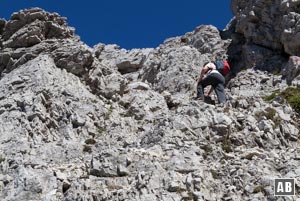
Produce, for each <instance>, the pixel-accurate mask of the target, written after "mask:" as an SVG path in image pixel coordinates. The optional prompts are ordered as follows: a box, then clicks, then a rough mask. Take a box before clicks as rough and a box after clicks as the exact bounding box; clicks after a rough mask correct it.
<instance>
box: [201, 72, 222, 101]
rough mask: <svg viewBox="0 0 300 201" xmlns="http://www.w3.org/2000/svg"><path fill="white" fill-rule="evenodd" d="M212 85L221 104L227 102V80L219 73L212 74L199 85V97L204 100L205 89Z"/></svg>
mask: <svg viewBox="0 0 300 201" xmlns="http://www.w3.org/2000/svg"><path fill="white" fill-rule="evenodd" d="M209 85H211V86H212V87H213V88H214V90H215V92H216V94H217V97H218V101H219V103H224V102H225V101H226V97H225V92H224V85H225V78H224V77H223V75H221V74H219V73H210V74H209V75H208V76H207V77H205V78H204V79H203V80H202V81H200V82H199V83H198V86H197V97H201V98H203V100H204V88H205V87H207V86H209Z"/></svg>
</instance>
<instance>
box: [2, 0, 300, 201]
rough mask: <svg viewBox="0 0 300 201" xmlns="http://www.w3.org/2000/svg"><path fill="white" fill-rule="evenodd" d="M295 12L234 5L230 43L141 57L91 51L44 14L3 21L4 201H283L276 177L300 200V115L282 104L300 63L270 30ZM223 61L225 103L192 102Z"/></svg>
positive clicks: (211, 38)
mask: <svg viewBox="0 0 300 201" xmlns="http://www.w3.org/2000/svg"><path fill="white" fill-rule="evenodd" d="M295 2H296V1H275V3H274V4H272V5H271V4H270V1H236V0H235V1H232V9H233V11H234V13H235V15H236V17H235V19H233V20H231V22H230V23H229V24H228V26H227V28H226V29H225V30H224V31H219V30H217V28H215V27H213V26H211V25H209V26H205V25H201V26H199V27H197V28H196V29H195V30H194V31H192V32H189V33H186V34H185V35H183V36H178V37H174V38H170V39H167V40H166V41H165V42H164V43H163V44H161V45H160V46H159V47H156V48H145V49H132V50H125V49H122V48H120V47H119V46H118V45H106V44H102V43H99V44H98V45H96V46H94V47H93V48H90V47H88V46H87V45H86V44H84V43H83V42H81V41H80V39H79V37H78V36H76V35H75V34H74V29H73V28H70V27H68V26H67V23H66V20H65V18H63V17H60V16H59V15H58V14H55V13H53V14H51V13H48V12H46V11H44V10H42V9H39V8H33V9H26V10H21V11H20V12H17V13H14V14H13V15H12V17H11V19H10V20H9V21H6V20H0V42H1V43H0V44H1V46H0V73H1V79H0V125H1V126H0V197H1V199H2V200H5V201H11V200H45V201H54V200H55V201H56V200H65V201H68V200H84V201H87V200H115V201H118V200H136V201H139V200H141V201H145V200H162V201H168V200H212V201H213V200H236V201H240V200H275V199H276V198H275V197H274V186H273V183H274V180H273V179H274V178H296V191H297V193H299V189H300V183H299V182H300V181H299V177H300V170H299V166H300V162H299V154H300V150H299V148H298V147H299V135H300V133H299V123H300V122H299V118H298V117H299V113H298V111H296V110H294V109H293V108H292V107H291V106H290V105H289V104H288V103H287V101H286V100H285V99H283V98H282V97H280V96H276V94H277V93H278V92H280V91H283V90H284V89H286V88H287V87H288V84H292V85H299V81H298V80H299V79H298V77H297V75H298V74H299V73H300V71H299V64H298V63H299V62H298V59H299V57H298V56H297V54H295V55H292V52H293V51H294V50H296V49H294V48H296V46H295V47H292V45H291V44H288V43H289V42H290V41H286V40H285V37H286V36H284V37H281V36H280V37H278V38H276V37H275V36H277V35H278V34H279V35H280V34H282V32H280V31H283V32H284V29H282V25H283V24H282V23H281V24H279V25H278V26H277V25H276V27H275V25H274V24H273V22H274V21H276V20H279V19H281V16H280V15H278V14H279V13H281V12H282V11H284V12H286V13H287V15H290V11H296V10H295V9H292V8H294V7H295V6H296V5H297V3H295ZM267 5H268V6H271V8H270V7H264V6H267ZM288 5H289V6H288ZM254 8H255V9H254ZM272 8H273V9H272ZM287 8H289V9H287ZM252 9H254V10H255V14H256V15H258V17H253V16H252V18H251V17H250V16H248V14H249V13H250V14H249V15H252V14H251V12H250V11H251V10H252ZM258 11H261V12H258ZM295 15H296V14H295ZM274 16H275V17H276V18H275V19H276V20H274V21H270V20H268V19H271V18H272V17H274ZM260 17H261V18H260ZM284 18H285V20H287V19H288V18H286V17H284ZM249 20H250V21H249ZM249 23H250V24H249ZM251 23H252V24H251ZM253 23H258V25H257V27H259V29H258V30H254V29H252V30H248V29H249V27H248V26H250V27H252V26H253ZM294 24H295V23H294V22H293V23H292V22H291V23H290V25H291V30H294V29H295V30H296V27H294V26H293V25H294ZM264 26H265V27H264ZM270 26H274V27H270ZM286 26H287V25H286ZM247 27H248V28H247ZM269 32H270V34H272V37H273V41H272V40H271V38H272V37H270V36H269V35H268V34H269ZM273 32H274V33H273ZM275 32H276V33H275ZM279 32H280V33H279ZM258 33H264V34H266V35H265V38H263V40H264V41H263V42H262V41H260V40H261V39H260V38H259V36H258V35H259V34H258ZM289 37H290V36H289ZM296 44H297V43H295V45H296ZM274 49H276V50H274ZM286 54H291V56H290V59H289V61H288V60H287V58H286ZM293 54H294V53H293ZM219 57H222V58H228V59H230V60H231V64H232V72H233V73H232V76H231V79H230V80H228V84H227V88H226V94H227V97H228V101H227V103H226V104H225V105H224V106H222V105H218V104H207V103H204V102H200V101H196V100H192V97H194V96H195V88H196V80H197V77H198V74H199V72H200V70H201V67H202V65H203V64H204V63H205V62H206V61H209V60H213V59H215V58H219ZM250 61H251V62H252V63H248V62H250ZM243 64H247V65H245V66H244V67H242V65H243ZM249 67H255V68H249ZM245 68H246V69H245ZM247 68H248V69H247ZM260 69H264V70H269V72H266V71H261V70H260ZM275 70H279V71H277V73H276V74H272V73H271V72H274V71H275ZM275 92H276V93H275ZM268 95H271V97H273V98H272V99H270V100H266V96H268ZM215 100H216V97H215V95H212V103H213V102H214V101H215ZM287 200H292V198H291V199H290V198H287Z"/></svg>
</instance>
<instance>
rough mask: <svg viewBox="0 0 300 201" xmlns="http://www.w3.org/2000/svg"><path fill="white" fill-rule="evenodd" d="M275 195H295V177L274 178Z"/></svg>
mask: <svg viewBox="0 0 300 201" xmlns="http://www.w3.org/2000/svg"><path fill="white" fill-rule="evenodd" d="M274 192H275V193H274V195H275V196H293V195H295V179H275V183H274Z"/></svg>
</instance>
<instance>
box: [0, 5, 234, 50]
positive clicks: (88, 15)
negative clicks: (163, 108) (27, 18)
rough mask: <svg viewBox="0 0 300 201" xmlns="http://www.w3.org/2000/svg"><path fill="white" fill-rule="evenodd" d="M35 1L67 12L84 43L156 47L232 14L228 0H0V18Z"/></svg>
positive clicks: (225, 20) (220, 24) (222, 24)
mask: <svg viewBox="0 0 300 201" xmlns="http://www.w3.org/2000/svg"><path fill="white" fill-rule="evenodd" d="M30 7H40V8H43V9H45V10H47V11H49V12H57V13H59V14H60V15H61V16H64V17H67V19H68V20H67V21H68V25H69V26H72V27H75V28H76V31H75V33H76V34H77V35H79V36H80V37H81V40H82V41H84V42H85V43H87V44H88V45H89V46H91V47H92V46H94V45H95V44H97V43H105V44H118V45H119V46H121V48H126V49H131V48H146V47H157V46H158V45H159V44H162V43H163V41H164V40H165V39H167V38H170V37H174V36H181V35H184V34H185V33H186V32H190V31H193V30H194V28H195V27H197V26H199V25H202V24H205V25H208V24H211V25H214V26H216V27H218V28H219V29H224V28H225V26H226V25H227V23H228V22H229V21H230V19H231V18H232V17H233V16H232V12H231V9H230V0H205V1H201V0H185V1H179V0H147V1H146V0H144V1H143V0H82V1H80V0H0V18H5V19H9V18H10V15H11V14H12V13H13V12H16V11H19V10H20V9H24V8H30Z"/></svg>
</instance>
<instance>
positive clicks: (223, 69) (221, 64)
mask: <svg viewBox="0 0 300 201" xmlns="http://www.w3.org/2000/svg"><path fill="white" fill-rule="evenodd" d="M214 63H215V65H216V69H217V70H218V71H219V72H220V73H221V74H222V75H223V76H225V75H226V74H227V73H228V72H229V71H230V65H229V63H228V62H227V61H222V60H216V61H215V62H214Z"/></svg>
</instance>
